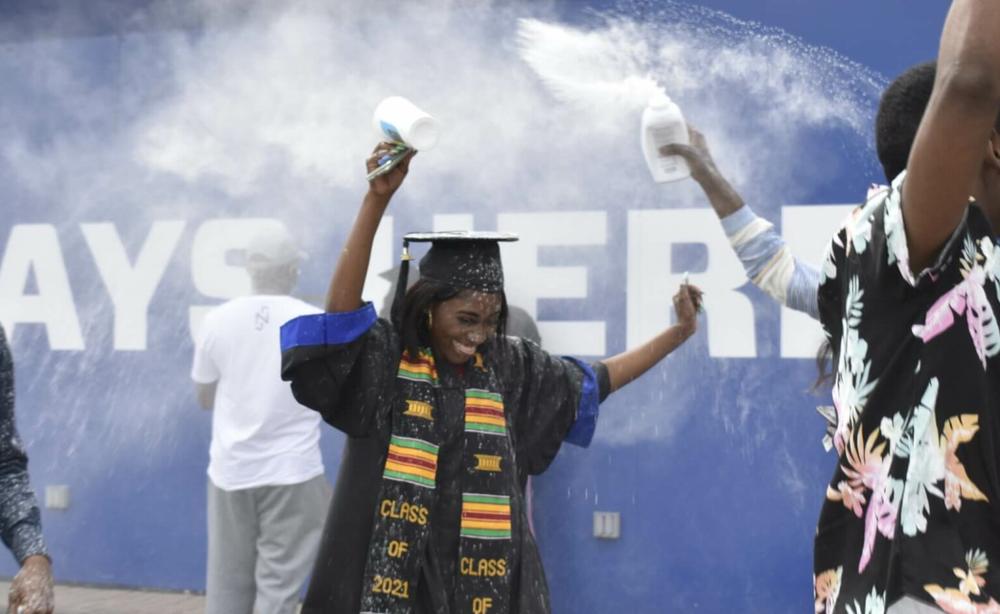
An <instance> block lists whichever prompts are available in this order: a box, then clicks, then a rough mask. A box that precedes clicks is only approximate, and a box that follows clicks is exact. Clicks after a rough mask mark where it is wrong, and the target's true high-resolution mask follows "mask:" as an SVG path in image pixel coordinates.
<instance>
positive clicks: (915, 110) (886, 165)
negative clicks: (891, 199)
mask: <svg viewBox="0 0 1000 614" xmlns="http://www.w3.org/2000/svg"><path fill="white" fill-rule="evenodd" d="M936 72H937V62H935V61H933V60H932V61H930V62H924V63H922V64H917V65H916V66H911V67H910V68H908V69H906V71H904V72H903V74H901V75H899V76H898V77H896V79H895V81H893V82H892V83H890V84H889V87H887V88H886V90H885V92H883V94H882V100H881V101H879V105H878V114H877V115H876V116H875V149H876V151H877V152H878V159H879V162H881V163H882V171H883V172H884V173H885V178H886V181H889V182H892V180H893V179H895V178H896V176H897V175H899V174H900V173H902V172H903V171H904V170H905V169H906V164H907V161H908V160H909V158H910V150H911V149H912V148H913V141H914V139H915V138H916V137H917V128H919V127H920V120H921V118H923V116H924V111H925V110H927V103H928V102H929V101H930V99H931V91H932V90H933V89H934V76H935V74H936Z"/></svg>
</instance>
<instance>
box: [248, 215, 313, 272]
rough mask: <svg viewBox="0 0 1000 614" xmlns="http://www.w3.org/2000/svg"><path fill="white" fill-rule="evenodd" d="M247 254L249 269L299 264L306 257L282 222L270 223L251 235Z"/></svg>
mask: <svg viewBox="0 0 1000 614" xmlns="http://www.w3.org/2000/svg"><path fill="white" fill-rule="evenodd" d="M245 254H246V268H248V269H262V268H268V267H273V266H282V265H288V264H298V263H299V262H301V261H302V260H303V259H304V258H305V257H306V254H305V252H303V251H302V250H300V249H299V247H298V245H297V244H296V243H295V239H293V238H292V234H291V233H290V232H288V228H287V227H285V225H284V224H282V223H281V222H276V223H275V224H273V225H268V226H267V227H265V228H262V229H261V230H258V231H257V232H255V233H254V234H253V235H251V236H250V239H249V240H248V241H247V245H246V252H245Z"/></svg>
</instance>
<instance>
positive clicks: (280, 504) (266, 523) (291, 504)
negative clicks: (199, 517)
mask: <svg viewBox="0 0 1000 614" xmlns="http://www.w3.org/2000/svg"><path fill="white" fill-rule="evenodd" d="M329 503H330V485H329V483H328V482H327V481H326V478H325V477H324V476H322V475H319V476H316V477H315V478H313V479H311V480H307V481H305V482H302V483H300V484H289V485H283V486H259V487H256V488H247V489H242V490H232V491H225V490H222V489H221V488H218V487H217V486H215V485H214V484H212V481H211V480H209V482H208V578H207V587H206V591H205V592H206V595H205V597H206V606H205V612H206V614H251V613H252V614H292V613H293V612H295V609H296V607H297V606H298V603H299V591H300V590H301V588H302V584H303V583H304V582H305V580H306V577H307V576H308V575H309V571H310V569H311V568H312V564H313V560H314V559H315V558H316V551H317V549H318V548H319V539H320V534H321V533H322V531H323V521H324V520H325V519H326V511H327V507H328V506H329Z"/></svg>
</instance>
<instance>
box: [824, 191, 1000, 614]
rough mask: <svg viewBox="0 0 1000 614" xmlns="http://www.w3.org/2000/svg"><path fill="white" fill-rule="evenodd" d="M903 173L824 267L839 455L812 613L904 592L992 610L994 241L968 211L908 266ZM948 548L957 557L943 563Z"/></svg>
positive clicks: (878, 195) (998, 481)
mask: <svg viewBox="0 0 1000 614" xmlns="http://www.w3.org/2000/svg"><path fill="white" fill-rule="evenodd" d="M904 179H905V173H904V174H903V175H901V176H900V177H899V178H898V179H897V180H896V181H895V182H893V185H892V187H890V188H883V189H880V190H875V191H873V192H872V193H871V194H870V198H869V199H868V201H867V202H866V203H865V205H864V206H863V207H859V208H858V209H856V210H855V212H854V213H853V214H852V215H851V216H850V217H849V218H848V220H847V222H846V224H845V226H844V228H843V229H842V230H841V232H840V233H838V235H837V237H835V238H834V240H833V241H832V242H831V243H830V248H829V251H828V257H827V260H828V263H827V264H825V265H824V274H823V276H822V279H823V283H822V285H821V287H820V290H819V304H820V315H821V321H822V323H823V328H824V331H825V332H826V334H827V337H828V339H829V341H830V343H831V345H832V347H833V349H834V364H835V366H836V373H835V378H834V385H833V390H832V397H833V406H834V412H833V413H834V414H835V415H834V416H831V417H832V418H835V421H836V423H835V428H834V430H833V436H832V443H833V446H834V447H835V448H836V450H837V453H838V457H839V462H838V465H837V469H836V471H835V473H834V475H833V477H832V479H831V481H830V483H829V485H828V486H827V489H826V501H825V503H824V506H823V510H822V512H821V515H820V523H819V528H818V530H817V537H816V554H815V566H814V570H815V571H814V574H815V575H814V595H815V610H816V612H817V614H819V613H820V612H822V613H824V614H832V613H834V612H835V613H836V614H841V613H844V612H846V613H847V614H874V613H882V612H884V611H885V610H886V609H887V607H888V606H889V605H890V604H893V603H895V602H896V601H898V600H899V599H900V598H902V597H904V596H906V595H911V596H912V597H913V598H915V599H918V600H921V601H926V602H929V601H931V600H932V599H933V600H935V602H936V603H937V604H938V606H939V607H941V608H944V609H945V611H948V612H952V611H954V612H984V611H993V610H992V609H990V608H992V607H994V604H995V602H994V601H993V595H991V594H989V593H990V590H989V587H990V586H991V585H992V586H998V585H1000V570H994V571H990V569H989V565H988V560H989V558H990V557H996V556H1000V523H998V522H997V521H996V520H995V518H997V517H1000V510H998V509H996V508H994V507H993V505H994V501H995V500H996V499H997V494H996V493H997V491H998V490H1000V373H996V372H995V371H996V370H997V368H998V366H1000V365H998V364H997V361H996V360H995V359H996V358H997V357H998V356H1000V325H998V322H997V319H996V313H997V312H998V310H1000V247H998V246H997V244H996V243H995V239H994V237H993V235H992V231H991V229H990V226H989V224H988V222H987V221H986V219H985V217H984V216H983V214H982V212H981V211H980V210H979V209H978V207H976V206H975V205H970V207H969V208H968V211H967V212H966V215H965V218H964V219H963V221H962V223H961V225H960V226H959V227H958V228H957V229H956V230H955V232H954V233H953V234H952V237H951V239H949V241H948V242H947V243H946V244H945V246H943V248H942V250H941V253H940V255H939V256H938V258H937V260H936V262H935V263H934V264H933V265H932V266H930V267H928V268H927V269H925V270H922V271H919V272H918V273H916V274H914V273H913V272H912V271H911V270H910V263H909V256H908V248H907V244H906V231H905V224H904V219H903V215H902V206H901V193H902V185H903V181H904ZM828 269H829V270H828ZM963 320H964V322H963ZM956 549H957V550H958V552H967V553H968V555H967V556H966V557H965V558H966V562H965V563H966V564H965V565H964V566H961V565H960V566H958V567H954V565H955V564H956V562H957V561H955V562H950V561H946V559H959V560H960V559H961V554H956V552H955V550H956ZM994 574H995V577H994ZM956 578H957V580H955V579H956ZM953 580H955V581H954V582H953ZM998 597H1000V595H998ZM949 608H952V609H949ZM997 614H1000V610H997Z"/></svg>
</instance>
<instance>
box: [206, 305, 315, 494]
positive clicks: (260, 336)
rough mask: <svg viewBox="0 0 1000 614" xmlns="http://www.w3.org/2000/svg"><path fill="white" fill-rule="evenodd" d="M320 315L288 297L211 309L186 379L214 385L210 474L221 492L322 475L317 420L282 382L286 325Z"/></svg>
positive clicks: (287, 482)
mask: <svg viewBox="0 0 1000 614" xmlns="http://www.w3.org/2000/svg"><path fill="white" fill-rule="evenodd" d="M312 313H320V310H319V309H317V308H315V307H313V306H312V305H309V304H308V303H305V302H302V301H300V300H298V299H295V298H292V297H290V296H277V295H259V296H247V297H242V298H237V299H233V300H231V301H229V302H227V303H224V304H222V305H220V306H219V307H217V308H216V309H213V310H212V311H211V312H210V313H209V314H208V315H207V316H206V317H205V321H204V323H203V324H202V329H201V332H200V335H199V336H200V338H199V339H198V342H197V343H196V344H195V350H194V364H193V365H192V367H191V379H193V380H194V381H195V382H198V383H200V384H211V383H212V382H216V381H217V382H218V387H217V389H216V392H215V407H214V408H213V410H212V414H213V415H212V445H211V448H210V450H209V453H210V458H211V460H210V462H209V465H208V477H209V478H210V479H211V480H212V482H213V483H214V484H215V485H216V486H218V487H219V488H221V489H223V490H237V489H242V488H253V487H256V486H272V485H281V484H298V483H301V482H305V481H306V480H309V479H312V478H314V477H316V476H317V475H320V474H322V473H323V459H322V457H321V455H320V451H319V424H320V415H319V414H318V413H317V412H315V411H313V410H311V409H307V408H305V407H303V406H301V405H299V404H298V403H297V402H296V401H295V397H293V396H292V390H291V387H290V386H289V384H288V383H287V382H283V381H281V375H280V374H281V341H280V337H279V331H280V329H281V325H282V324H284V323H285V322H287V321H289V320H291V319H293V318H295V317H297V316H300V315H305V314H312Z"/></svg>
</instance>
